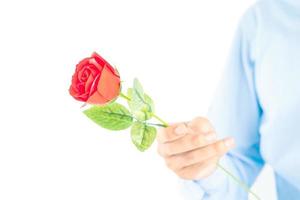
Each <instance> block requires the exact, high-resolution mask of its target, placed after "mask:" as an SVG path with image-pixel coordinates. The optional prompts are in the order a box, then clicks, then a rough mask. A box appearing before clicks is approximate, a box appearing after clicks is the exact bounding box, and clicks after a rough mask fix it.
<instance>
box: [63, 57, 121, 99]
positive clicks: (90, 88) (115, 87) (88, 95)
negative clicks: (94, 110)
mask: <svg viewBox="0 0 300 200" xmlns="http://www.w3.org/2000/svg"><path fill="white" fill-rule="evenodd" d="M120 91H121V84H120V76H119V73H118V71H117V70H116V69H115V68H113V67H112V66H111V65H110V64H109V63H108V62H107V61H106V60H104V58H102V57H101V56H100V55H99V54H97V53H93V54H92V56H91V57H88V58H85V59H83V60H82V61H80V62H79V63H78V64H77V65H76V70H75V73H74V75H73V77H72V84H71V86H70V89H69V92H70V94H71V96H73V97H74V98H75V99H76V100H78V101H82V102H86V103H88V104H95V105H103V104H106V103H108V102H111V101H113V100H115V99H116V98H117V97H118V96H119V94H120Z"/></svg>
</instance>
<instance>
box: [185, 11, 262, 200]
mask: <svg viewBox="0 0 300 200" xmlns="http://www.w3.org/2000/svg"><path fill="white" fill-rule="evenodd" d="M254 11H255V10H254V9H253V8H251V9H249V10H248V11H247V12H246V14H245V15H244V16H243V18H242V20H241V21H240V24H239V27H238V30H237V32H236V35H235V38H234V41H233V45H232V49H231V53H230V56H229V60H228V64H227V66H226V69H225V72H224V75H223V78H222V80H221V82H220V85H219V88H218V90H217V93H216V96H215V99H214V101H213V103H212V106H211V107H210V110H209V113H208V119H209V120H210V121H211V123H212V124H213V126H214V127H215V129H216V132H217V134H218V136H219V138H224V137H228V136H233V137H234V138H235V142H236V147H235V148H234V149H233V150H231V151H230V152H229V153H227V154H226V155H225V156H224V157H223V158H222V159H221V161H220V162H221V164H222V165H223V166H225V167H226V168H227V169H228V170H229V171H230V172H231V173H233V174H234V175H235V176H237V177H239V178H240V179H241V180H242V181H244V182H245V183H246V184H247V185H249V186H250V185H252V184H253V182H254V181H255V179H256V177H257V175H258V174H259V172H260V171H261V169H262V167H263V165H264V161H263V159H262V157H261V154H260V148H259V143H260V134H259V126H260V118H261V112H262V110H261V108H260V105H259V102H258V99H257V95H256V88H255V58H256V56H257V55H256V52H255V35H256V34H255V33H256V21H255V15H254ZM180 181H181V182H182V183H183V194H184V196H185V197H186V199H195V200H196V199H197V200H200V199H203V200H204V199H205V200H206V199H207V200H212V199H248V194H247V193H246V192H245V191H244V190H243V189H242V188H241V187H239V186H237V184H236V183H235V182H234V181H232V180H231V179H229V178H228V177H227V176H226V175H225V174H224V173H222V171H220V169H217V170H216V171H215V172H214V173H213V174H212V175H211V176H209V177H208V178H205V179H202V180H194V181H188V180H180Z"/></svg>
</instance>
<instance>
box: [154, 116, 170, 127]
mask: <svg viewBox="0 0 300 200" xmlns="http://www.w3.org/2000/svg"><path fill="white" fill-rule="evenodd" d="M153 117H154V118H155V119H157V120H158V121H160V122H161V123H162V124H163V126H164V127H168V126H169V125H168V123H167V122H165V121H164V120H163V119H161V118H160V117H159V116H157V115H156V114H153Z"/></svg>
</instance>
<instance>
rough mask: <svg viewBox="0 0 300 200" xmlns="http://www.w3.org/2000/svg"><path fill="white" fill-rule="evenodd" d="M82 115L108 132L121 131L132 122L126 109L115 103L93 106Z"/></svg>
mask: <svg viewBox="0 0 300 200" xmlns="http://www.w3.org/2000/svg"><path fill="white" fill-rule="evenodd" d="M83 113H84V114H85V115H86V116H87V117H88V118H90V119H91V120H92V121H94V122H95V123H96V124H98V125H100V126H101V127H103V128H106V129H109V130H123V129H126V128H128V127H129V126H131V124H132V122H133V117H132V115H131V113H130V112H129V111H128V109H127V108H126V107H124V106H123V105H121V104H118V103H116V102H114V103H111V104H108V105H105V106H93V107H91V108H89V109H87V110H85V111H83Z"/></svg>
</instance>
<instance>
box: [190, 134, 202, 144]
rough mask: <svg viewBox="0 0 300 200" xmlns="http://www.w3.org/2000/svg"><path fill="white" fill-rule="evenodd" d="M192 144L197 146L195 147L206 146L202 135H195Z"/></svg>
mask: <svg viewBox="0 0 300 200" xmlns="http://www.w3.org/2000/svg"><path fill="white" fill-rule="evenodd" d="M190 143H191V144H192V145H193V146H195V147H198V146H201V145H203V144H204V140H203V137H202V135H200V134H198V135H193V136H192V137H191V141H190Z"/></svg>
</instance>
